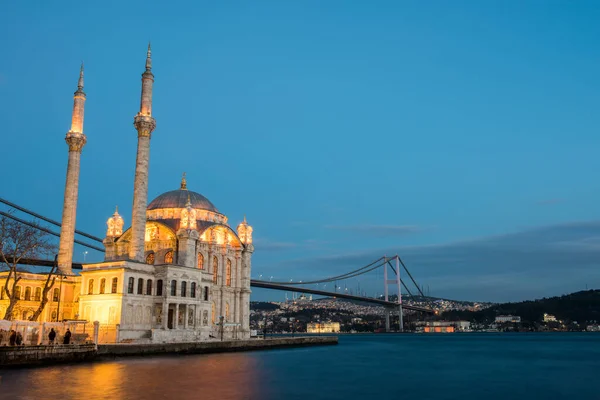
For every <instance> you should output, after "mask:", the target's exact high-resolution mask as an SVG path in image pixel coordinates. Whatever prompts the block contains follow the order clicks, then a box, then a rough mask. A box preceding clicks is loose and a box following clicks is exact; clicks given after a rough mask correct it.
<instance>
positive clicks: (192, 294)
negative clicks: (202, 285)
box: [190, 282, 196, 297]
mask: <svg viewBox="0 0 600 400" xmlns="http://www.w3.org/2000/svg"><path fill="white" fill-rule="evenodd" d="M190 297H196V282H192V284H191V286H190Z"/></svg>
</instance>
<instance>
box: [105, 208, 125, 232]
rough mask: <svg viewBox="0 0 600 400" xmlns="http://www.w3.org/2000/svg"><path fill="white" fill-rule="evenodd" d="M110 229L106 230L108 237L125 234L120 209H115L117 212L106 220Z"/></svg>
mask: <svg viewBox="0 0 600 400" xmlns="http://www.w3.org/2000/svg"><path fill="white" fill-rule="evenodd" d="M106 225H107V226H108V229H107V230H106V237H118V236H121V235H122V234H123V225H124V221H123V217H121V216H120V215H119V209H118V208H117V209H116V210H115V213H114V214H113V215H112V217H110V218H109V219H108V221H106Z"/></svg>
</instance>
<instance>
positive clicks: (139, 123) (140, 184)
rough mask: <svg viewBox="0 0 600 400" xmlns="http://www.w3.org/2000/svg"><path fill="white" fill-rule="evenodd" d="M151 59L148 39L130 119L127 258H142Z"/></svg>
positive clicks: (153, 123)
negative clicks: (132, 151) (134, 135)
mask: <svg viewBox="0 0 600 400" xmlns="http://www.w3.org/2000/svg"><path fill="white" fill-rule="evenodd" d="M151 69H152V59H151V49H150V43H148V52H147V53H146V70H145V71H144V73H143V74H142V96H141V100H140V112H138V113H137V115H136V116H135V118H134V120H133V125H134V126H135V129H136V130H137V132H138V146H137V158H136V161H135V181H134V185H133V207H132V212H131V242H130V244H129V258H130V259H131V260H135V261H138V262H144V259H145V258H144V251H145V236H146V205H147V203H148V165H149V162H150V137H151V135H152V132H153V131H154V128H156V121H155V119H154V118H152V85H153V84H154V74H152V71H151Z"/></svg>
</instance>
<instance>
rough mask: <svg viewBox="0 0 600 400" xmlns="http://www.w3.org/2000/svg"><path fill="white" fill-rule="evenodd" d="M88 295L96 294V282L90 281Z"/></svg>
mask: <svg viewBox="0 0 600 400" xmlns="http://www.w3.org/2000/svg"><path fill="white" fill-rule="evenodd" d="M88 294H94V280H93V279H90V280H89V281H88Z"/></svg>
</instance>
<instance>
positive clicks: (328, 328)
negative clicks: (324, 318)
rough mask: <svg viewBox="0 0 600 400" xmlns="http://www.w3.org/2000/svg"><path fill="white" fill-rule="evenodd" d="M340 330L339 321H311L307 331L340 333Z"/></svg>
mask: <svg viewBox="0 0 600 400" xmlns="http://www.w3.org/2000/svg"><path fill="white" fill-rule="evenodd" d="M339 331H340V323H339V322H323V323H319V322H311V323H309V324H307V325H306V333H338V332H339Z"/></svg>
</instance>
